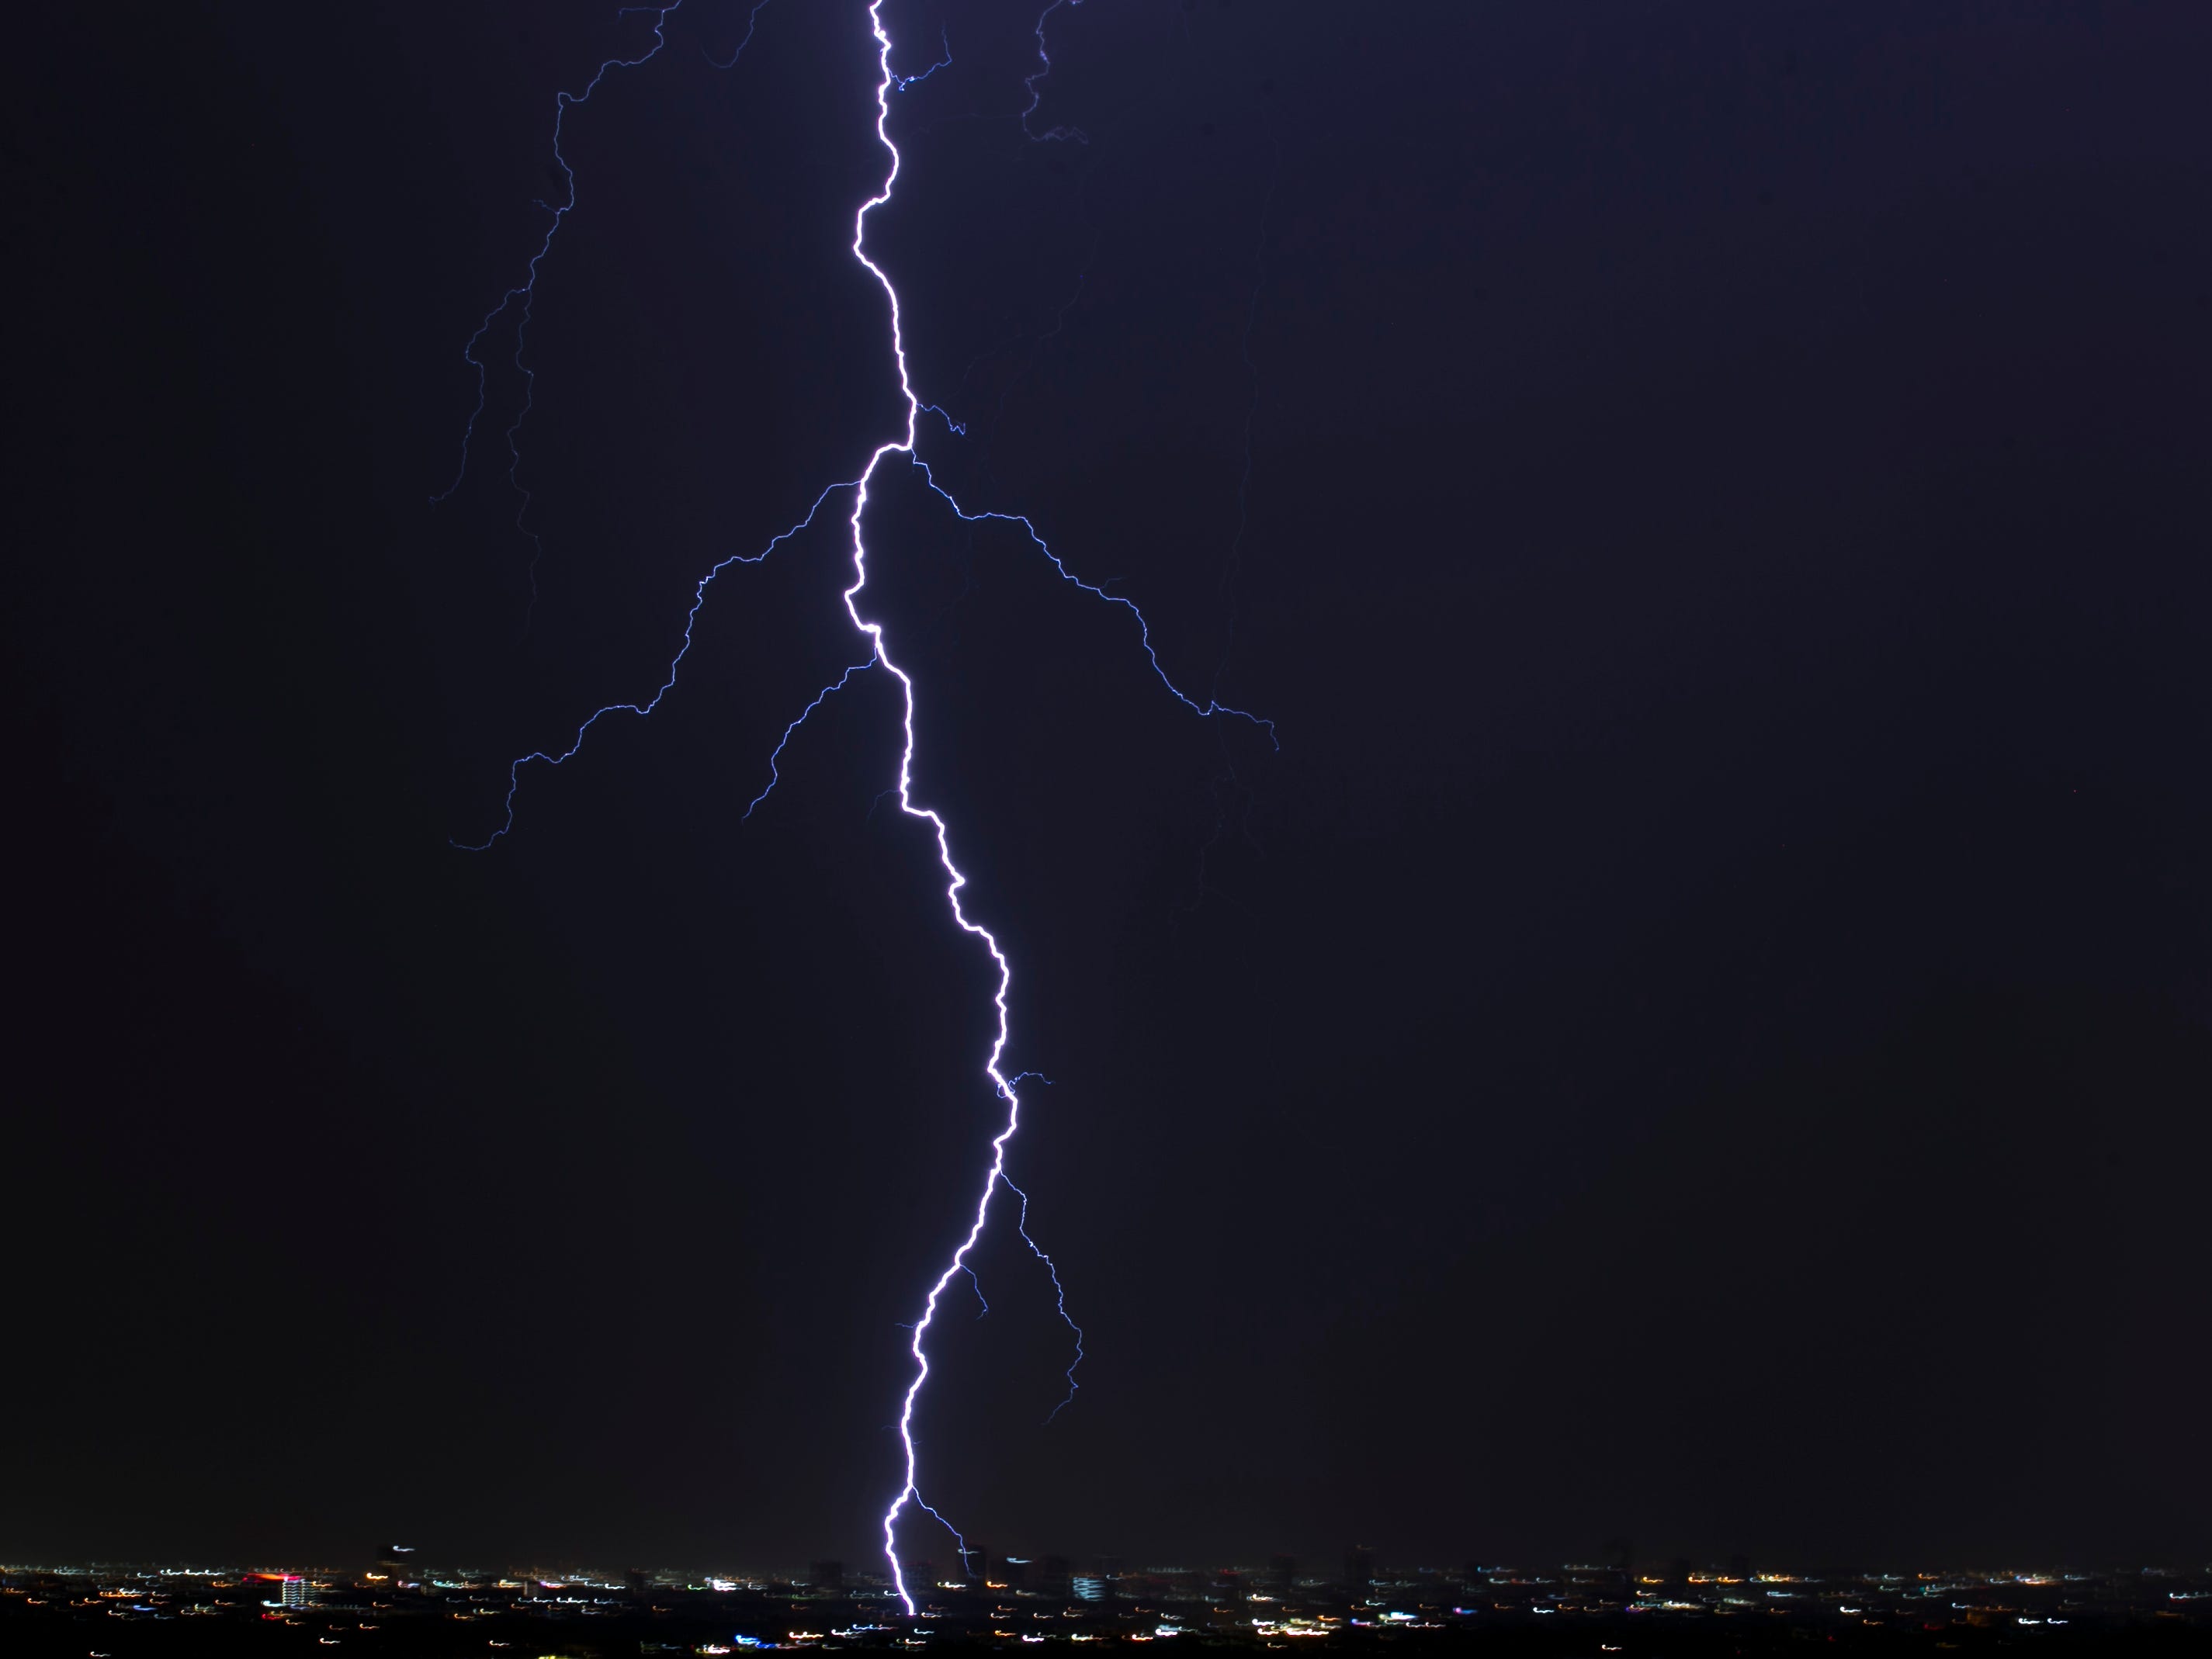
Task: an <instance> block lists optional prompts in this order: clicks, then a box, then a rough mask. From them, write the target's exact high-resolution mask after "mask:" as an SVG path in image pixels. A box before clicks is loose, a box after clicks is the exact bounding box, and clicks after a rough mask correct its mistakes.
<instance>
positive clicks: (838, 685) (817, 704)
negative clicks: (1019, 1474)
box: [738, 657, 980, 1294]
mask: <svg viewBox="0 0 2212 1659" xmlns="http://www.w3.org/2000/svg"><path fill="white" fill-rule="evenodd" d="M875 665H876V659H874V658H873V657H871V658H869V659H867V661H866V662H856V663H854V665H852V666H851V667H850V668H848V669H847V670H846V671H844V672H843V673H842V674H840V675H839V676H838V677H837V678H836V680H834V681H832V682H831V683H830V684H828V685H825V686H823V688H822V689H821V690H819V691H817V692H816V693H815V694H814V701H813V702H810V703H808V704H807V705H806V707H805V708H802V709H800V710H799V718H798V719H797V720H793V721H792V723H791V724H790V725H788V726H785V727H784V728H783V735H782V736H781V738H777V739H776V744H775V748H774V749H772V750H769V757H768V782H767V784H766V786H765V787H763V789H762V790H761V792H760V793H758V794H757V795H755V796H754V797H753V798H752V799H750V800H749V801H747V802H746V803H745V810H744V811H743V812H740V813H739V814H738V817H739V818H741V819H742V818H749V817H752V815H753V808H754V807H756V806H758V805H760V804H761V803H762V802H763V801H764V800H766V799H768V798H769V796H770V795H772V794H774V793H775V787H776V785H778V784H779V783H781V782H782V781H783V774H782V773H781V772H779V771H777V770H776V769H775V763H777V762H778V761H780V760H781V759H782V758H783V751H784V749H785V747H786V746H787V744H789V743H790V742H791V734H792V733H793V732H796V731H797V730H799V727H800V726H804V725H805V724H806V719H807V716H808V715H810V714H812V713H813V712H814V711H815V710H816V709H817V708H821V707H822V705H823V703H824V702H828V701H829V694H830V693H831V692H833V691H842V690H844V689H845V686H846V684H847V683H848V681H850V680H851V679H852V678H853V676H854V675H855V674H857V673H859V672H860V671H861V670H862V669H864V668H872V667H874V666H875ZM979 1294H980V1292H979Z"/></svg>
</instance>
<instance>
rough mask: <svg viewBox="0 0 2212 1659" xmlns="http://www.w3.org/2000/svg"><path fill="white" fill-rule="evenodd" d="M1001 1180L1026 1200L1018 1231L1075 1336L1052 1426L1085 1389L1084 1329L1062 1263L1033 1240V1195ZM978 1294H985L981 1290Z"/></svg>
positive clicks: (1016, 1223)
mask: <svg viewBox="0 0 2212 1659" xmlns="http://www.w3.org/2000/svg"><path fill="white" fill-rule="evenodd" d="M999 1179H1000V1180H1001V1181H1005V1182H1006V1187H1007V1188H1008V1190H1009V1191H1011V1192H1012V1194H1013V1195H1014V1196H1015V1197H1016V1198H1018V1199H1019V1200H1021V1201H1022V1207H1021V1212H1020V1214H1019V1215H1018V1217H1017V1218H1015V1221H1014V1231H1016V1232H1018V1233H1019V1234H1020V1235H1021V1236H1022V1243H1024V1244H1026V1245H1028V1246H1029V1247H1030V1255H1034V1256H1036V1259H1037V1260H1038V1261H1042V1262H1043V1263H1044V1270H1045V1272H1046V1273H1049V1274H1050V1275H1051V1276H1052V1297H1053V1303H1054V1306H1056V1307H1057V1308H1058V1309H1059V1310H1060V1323H1062V1324H1063V1325H1065V1326H1066V1327H1067V1328H1068V1329H1070V1330H1071V1331H1073V1332H1074V1333H1075V1358H1073V1359H1071V1360H1070V1361H1068V1364H1067V1372H1066V1376H1067V1394H1066V1397H1065V1398H1064V1399H1062V1400H1061V1401H1060V1404H1059V1405H1057V1406H1054V1407H1053V1408H1052V1409H1051V1410H1050V1411H1048V1412H1047V1413H1045V1414H1044V1420H1045V1421H1046V1422H1048V1423H1049V1422H1051V1421H1052V1419H1054V1418H1055V1417H1057V1416H1059V1415H1060V1413H1061V1412H1063V1411H1065V1410H1066V1408H1067V1407H1069V1405H1071V1404H1072V1403H1073V1401H1074V1399H1075V1391H1076V1390H1077V1389H1079V1388H1081V1387H1082V1386H1083V1385H1082V1384H1081V1383H1078V1382H1077V1381H1076V1380H1075V1373H1076V1370H1077V1369H1078V1368H1079V1366H1080V1365H1081V1364H1083V1327H1082V1326H1080V1325H1079V1324H1077V1323H1076V1322H1075V1316H1074V1315H1073V1314H1071V1313H1069V1312H1068V1310H1067V1287H1066V1285H1062V1284H1061V1283H1060V1267H1059V1264H1058V1263H1056V1262H1055V1261H1053V1259H1052V1258H1051V1257H1050V1256H1048V1255H1046V1254H1045V1253H1044V1247H1043V1246H1042V1245H1041V1244H1039V1243H1037V1242H1036V1240H1035V1239H1034V1238H1031V1237H1030V1195H1029V1194H1027V1193H1025V1192H1024V1191H1023V1190H1022V1189H1021V1188H1018V1187H1017V1186H1015V1185H1014V1183H1013V1182H1012V1181H1011V1180H1008V1179H1007V1177H1006V1176H1003V1175H1002V1176H1000V1177H999ZM977 1294H978V1295H981V1291H978V1292H977Z"/></svg>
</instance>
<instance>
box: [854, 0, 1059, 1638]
mask: <svg viewBox="0 0 2212 1659" xmlns="http://www.w3.org/2000/svg"><path fill="white" fill-rule="evenodd" d="M883 8H884V0H872V3H871V4H870V5H869V7H868V27H869V30H870V32H871V33H873V34H874V36H875V40H876V64H877V67H878V70H879V71H880V74H879V76H878V80H877V82H876V138H877V141H878V143H881V144H882V145H883V147H884V150H885V151H886V152H888V153H889V155H890V158H891V164H890V170H889V171H888V172H886V173H884V182H883V186H882V188H881V189H879V190H878V191H877V192H876V193H875V194H874V195H873V196H871V197H869V198H868V199H867V200H866V202H863V203H862V204H860V210H859V211H857V212H856V213H854V216H853V257H854V258H855V259H858V260H859V261H860V263H861V264H863V265H865V266H866V267H867V270H868V273H869V274H870V275H871V276H873V277H874V278H875V279H876V281H877V283H878V284H879V285H881V287H882V289H883V290H884V299H885V300H887V301H890V310H891V356H892V357H893V359H894V360H895V361H896V362H897V364H898V382H899V395H900V396H901V397H902V398H905V399H906V432H905V435H904V437H903V438H902V439H901V440H900V441H897V442H896V443H887V444H884V445H881V446H880V447H878V449H877V450H876V452H875V453H874V454H872V455H871V456H869V457H868V465H867V466H866V468H865V469H864V470H863V471H862V472H861V474H860V487H859V488H858V489H855V490H854V492H853V585H852V586H850V587H848V588H847V589H846V590H845V614H846V615H847V616H848V617H851V618H852V619H853V626H854V628H856V629H860V632H861V633H863V634H865V635H867V636H868V641H869V643H870V644H871V645H872V646H873V647H875V659H876V660H877V661H878V662H879V663H881V664H882V665H884V670H885V671H886V672H888V673H889V674H890V676H891V678H894V679H896V681H897V682H898V683H899V696H900V700H901V706H900V711H899V719H900V726H901V732H902V739H903V741H902V744H901V745H900V749H899V765H898V803H899V811H902V812H904V813H905V814H906V815H907V816H908V817H915V818H920V819H921V820H922V821H923V822H925V823H927V824H928V825H929V827H930V830H931V832H932V833H933V835H934V836H936V838H937V861H938V863H939V865H941V866H943V867H944V870H945V901H946V902H947V903H949V904H950V905H951V907H952V920H953V921H956V922H957V923H958V924H959V926H960V930H961V932H963V933H968V934H970V935H972V936H973V937H975V938H976V939H981V940H982V941H983V948H984V949H985V950H986V951H989V952H990V953H991V962H992V965H993V966H994V967H995V968H996V969H998V972H999V982H998V985H997V987H996V988H995V989H994V990H993V992H992V993H991V1006H993V1007H994V1009H995V1010H996V1011H997V1012H998V1021H999V1023H998V1029H997V1030H995V1031H994V1032H993V1033H992V1036H991V1052H990V1054H989V1056H988V1058H987V1059H986V1060H984V1062H983V1074H984V1075H985V1076H986V1077H987V1078H989V1079H991V1086H992V1087H993V1088H994V1090H996V1091H997V1092H998V1095H999V1097H1000V1099H1002V1100H1004V1101H1005V1102H1006V1127H1004V1128H1002V1129H1000V1131H999V1133H997V1134H996V1135H994V1136H993V1137H992V1139H991V1163H990V1170H989V1172H988V1173H987V1174H986V1175H985V1176H984V1177H983V1189H982V1191H981V1194H979V1195H978V1196H977V1198H976V1200H975V1219H974V1220H973V1221H972V1222H970V1223H969V1226H968V1236H967V1237H965V1238H963V1239H962V1240H961V1241H960V1248H959V1249H957V1250H955V1251H954V1252H953V1253H952V1259H951V1261H947V1262H946V1263H945V1271H944V1272H943V1273H939V1274H938V1276H937V1280H936V1282H935V1283H934V1284H933V1285H931V1286H930V1287H929V1294H928V1296H927V1297H925V1298H924V1300H923V1303H922V1310H921V1318H920V1319H918V1320H916V1321H915V1326H914V1330H913V1333H912V1334H911V1336H910V1338H909V1340H908V1344H907V1349H908V1352H910V1353H912V1354H913V1355H914V1380H913V1381H912V1382H910V1383H908V1384H907V1389H906V1395H905V1397H904V1398H903V1399H902V1400H901V1401H899V1419H898V1436H899V1449H900V1450H901V1451H902V1453H903V1454H904V1455H905V1460H906V1470H905V1474H906V1478H905V1480H903V1482H902V1484H901V1485H900V1486H899V1490H898V1495H897V1496H896V1497H895V1498H892V1499H891V1504H890V1508H889V1509H887V1510H884V1559H887V1560H888V1561H889V1562H890V1569H891V1585H892V1588H893V1589H896V1591H897V1592H898V1598H899V1601H900V1604H901V1605H902V1606H903V1607H905V1608H906V1610H907V1612H908V1613H913V1612H914V1611H915V1606H914V1597H913V1595H911V1594H909V1593H908V1589H907V1587H906V1569H905V1568H904V1567H903V1566H902V1565H900V1563H899V1555H898V1519H899V1516H900V1515H901V1514H902V1513H903V1512H904V1511H905V1510H906V1507H907V1505H908V1504H919V1503H921V1490H920V1487H919V1486H918V1485H917V1480H918V1477H919V1473H920V1471H919V1469H918V1468H917V1460H916V1457H915V1449H914V1407H915V1401H917V1400H919V1399H920V1398H921V1390H922V1386H923V1385H924V1384H925V1383H927V1382H928V1381H929V1353H928V1351H927V1349H926V1348H925V1347H924V1346H923V1345H922V1339H923V1338H924V1337H925V1336H927V1334H928V1333H929V1327H930V1324H931V1322H933V1320H935V1319H936V1317H937V1304H938V1301H939V1298H940V1297H943V1296H944V1294H945V1286H947V1285H950V1284H951V1282H952V1281H953V1280H954V1279H956V1278H957V1277H958V1276H959V1275H960V1274H961V1273H963V1272H964V1271H966V1269H967V1267H968V1258H969V1255H971V1254H972V1253H973V1252H974V1250H975V1244H976V1241H977V1240H979V1239H981V1237H982V1236H983V1224H984V1223H985V1222H986V1221H987V1219H988V1218H989V1217H990V1212H991V1194H993V1193H994V1192H996V1191H997V1190H998V1188H999V1183H1000V1182H1001V1181H1003V1180H1004V1179H1005V1178H1006V1143H1007V1142H1008V1141H1010V1140H1012V1139H1013V1138H1014V1132H1015V1131H1016V1130H1017V1129H1018V1128H1019V1127H1021V1120H1022V1100H1021V1096H1020V1095H1019V1094H1018V1093H1017V1092H1016V1091H1015V1089H1014V1085H1013V1079H1011V1078H1009V1077H1008V1076H1007V1075H1006V1073H1005V1072H1003V1071H1001V1070H1000V1060H1002V1059H1004V1058H1005V1056H1006V1040H1007V1028H1006V1021H1007V1013H1006V996H1007V993H1008V992H1009V991H1010V990H1011V989H1012V986H1013V980H1014V970H1013V966H1012V963H1009V962H1008V961H1007V960H1006V952H1005V951H1003V950H1001V949H1000V947H999V941H998V939H997V937H996V936H995V935H994V934H993V933H992V932H991V930H990V929H989V928H987V927H984V926H983V925H982V924H981V922H979V921H975V919H974V918H973V917H972V916H970V915H969V914H968V910H967V907H966V906H964V905H963V904H962V903H961V902H960V890H961V889H962V888H963V887H965V886H966V885H967V884H968V878H967V877H966V876H964V875H963V874H961V872H960V866H958V865H957V864H955V863H954V862H953V861H952V840H951V831H950V830H948V829H946V827H945V820H944V818H943V817H939V815H938V814H937V813H936V812H934V811H931V810H930V809H929V808H928V807H926V806H917V805H915V800H914V678H913V677H912V676H911V675H909V674H908V672H907V671H906V670H904V669H903V668H901V667H900V666H899V665H898V664H897V663H896V661H895V660H894V659H892V657H891V653H890V647H889V646H887V645H886V644H885V643H884V626H883V624H882V623H872V622H867V621H865V620H863V619H862V617H861V616H860V605H859V604H858V600H859V599H860V590H861V589H862V588H864V587H866V586H867V585H868V546H867V542H866V538H864V537H863V536H862V534H861V531H860V520H861V518H862V516H863V515H864V514H865V513H866V512H867V508H868V486H869V484H870V483H872V482H873V481H874V479H875V476H876V469H877V468H878V466H880V465H883V459H884V456H886V455H894V454H905V455H912V454H913V453H914V446H915V427H916V425H917V424H918V423H919V422H920V421H921V398H918V397H916V396H915V390H914V382H913V380H911V379H910V378H909V377H908V372H907V366H906V336H905V332H904V325H903V320H902V318H901V316H900V314H899V297H898V289H896V288H895V287H893V286H892V285H891V279H890V276H888V275H887V274H885V272H884V268H883V267H882V266H881V265H879V264H877V263H876V262H875V261H874V260H873V259H871V258H869V257H868V250H867V238H868V216H869V215H870V214H871V213H872V212H874V211H875V210H877V209H878V208H879V207H881V206H883V205H884V204H885V203H886V202H888V201H890V199H891V190H892V187H893V186H894V185H896V184H897V182H898V175H899V152H898V146H897V145H896V144H894V143H892V142H891V136H890V116H891V106H890V96H891V88H893V87H894V86H896V84H897V82H898V77H897V76H896V75H894V74H893V73H892V72H891V38H890V34H889V33H887V32H886V31H885V30H884V13H883ZM1055 1277H1056V1275H1055ZM932 1513H934V1511H932Z"/></svg>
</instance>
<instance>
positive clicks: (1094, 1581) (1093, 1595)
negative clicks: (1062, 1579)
mask: <svg viewBox="0 0 2212 1659" xmlns="http://www.w3.org/2000/svg"><path fill="white" fill-rule="evenodd" d="M1074 1589H1075V1599H1076V1600H1077V1601H1112V1600H1113V1599H1114V1581H1113V1579H1111V1578H1110V1577H1107V1575H1106V1574H1104V1573H1103V1572H1079V1573H1077V1574H1076V1575H1075V1578H1074Z"/></svg>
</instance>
